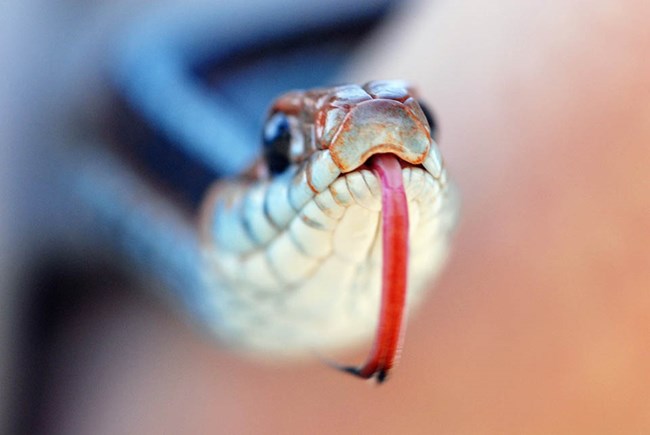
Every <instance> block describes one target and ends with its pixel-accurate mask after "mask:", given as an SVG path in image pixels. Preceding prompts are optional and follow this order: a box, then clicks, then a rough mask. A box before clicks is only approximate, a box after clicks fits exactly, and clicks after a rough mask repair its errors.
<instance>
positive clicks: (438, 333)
mask: <svg viewBox="0 0 650 435" xmlns="http://www.w3.org/2000/svg"><path fill="white" fill-rule="evenodd" d="M425 3H426V4H425ZM408 9H409V10H408V11H405V12H404V13H403V14H402V15H401V16H398V17H395V20H393V21H392V22H390V23H388V26H387V27H386V28H385V29H383V33H382V34H381V35H378V36H377V38H375V39H373V40H372V41H370V42H369V43H368V44H367V46H366V47H365V50H364V51H363V52H362V53H360V56H359V58H358V62H357V63H356V64H355V65H353V66H352V67H351V68H350V70H349V76H348V77H347V79H353V80H355V81H366V80H368V79H373V78H406V79H408V80H410V81H412V82H413V83H416V84H417V85H418V87H419V88H420V89H421V90H422V93H423V96H424V97H425V99H426V101H428V102H429V103H430V106H431V107H432V108H433V109H434V111H435V112H436V114H437V118H438V122H439V125H440V128H441V141H440V142H441V146H442V149H443V152H444V155H445V158H446V162H447V164H448V167H449V168H450V173H451V175H452V176H453V178H454V179H455V180H456V182H457V184H458V185H459V186H460V189H461V191H462V196H463V210H462V211H463V213H462V221H461V224H460V226H459V228H458V232H457V236H456V243H455V245H454V252H453V255H452V257H451V259H450V263H449V267H448V268H447V269H446V270H445V272H444V274H443V276H442V277H441V278H440V279H439V280H438V282H437V283H436V286H435V291H433V292H432V294H431V296H430V297H429V298H428V299H427V301H426V303H425V304H424V306H423V307H422V308H421V309H420V310H419V311H418V312H417V313H414V314H413V315H412V316H411V321H410V323H409V328H408V333H407V337H406V342H405V347H404V351H403V357H402V360H401V363H400V365H399V366H398V368H397V370H396V371H395V372H394V373H393V376H392V378H391V379H390V380H389V381H388V382H387V383H386V384H385V385H382V386H381V387H375V386H373V385H372V384H367V383H364V382H361V381H359V380H357V379H354V378H352V377H349V376H345V375H342V374H340V373H337V372H336V371H334V370H330V369H328V368H327V367H325V366H324V365H323V364H322V363H320V362H317V361H315V362H313V363H311V364H306V365H290V366H277V367H273V366H269V365H260V364H257V363H254V362H251V361H246V360H242V359H240V358H238V357H237V356H235V355H231V354H229V353H227V352H225V351H224V350H223V349H220V348H219V347H217V346H214V345H213V343H211V342H210V341H209V340H207V339H206V338H205V337H201V336H199V335H198V334H196V332H195V331H194V330H193V329H192V328H191V327H189V326H187V325H186V324H185V323H183V322H182V321H181V320H180V319H178V318H176V317H174V316H173V315H171V314H170V312H169V310H168V309H167V308H166V307H165V306H164V304H162V303H160V302H155V298H153V299H151V298H148V297H146V296H142V295H140V294H138V293H137V292H136V293H133V294H131V293H126V292H123V293H118V294H122V296H121V297H118V298H117V299H116V298H114V297H111V296H110V295H111V288H110V286H111V284H110V283H107V284H105V285H106V287H107V292H106V294H107V296H106V297H105V299H99V300H95V301H93V302H92V303H89V304H88V306H87V307H85V309H84V310H80V312H79V313H78V314H77V315H75V316H74V317H72V318H70V319H69V322H68V324H67V325H66V327H64V328H63V330H62V332H61V334H60V336H59V337H58V338H56V340H55V343H56V346H55V349H57V350H56V353H55V358H54V362H53V368H52V373H53V378H52V379H51V385H52V388H51V389H49V390H48V391H46V393H45V394H46V397H45V403H47V404H48V406H47V408H46V412H45V416H44V421H45V427H47V428H49V429H51V430H54V431H55V432H60V433H94V434H114V433H323V434H325V433H333V432H334V433H350V434H352V433H400V434H402V433H415V434H417V433H423V434H425V433H427V434H428V433H647V432H650V371H649V370H648V367H650V175H649V174H648V170H649V168H650V56H648V53H650V26H648V25H647V23H648V17H650V3H648V2H646V1H642V0H639V1H626V2H621V1H618V0H594V1H592V2H589V3H588V4H587V3H584V2H578V1H565V2H542V1H529V2H520V1H515V0H502V1H493V2H487V3H486V2H478V1H469V0H467V1H450V0H448V1H440V2H421V3H420V4H416V3H414V4H413V5H412V6H411V7H410V8H408ZM113 293H114V292H113ZM152 301H154V302H152ZM363 356H364V353H363V351H362V350H360V351H359V352H358V353H357V354H356V355H347V356H346V359H349V360H351V361H357V360H358V361H361V360H362V359H363Z"/></svg>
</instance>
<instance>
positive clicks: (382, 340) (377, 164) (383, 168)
mask: <svg viewBox="0 0 650 435" xmlns="http://www.w3.org/2000/svg"><path fill="white" fill-rule="evenodd" d="M369 165H370V168H371V169H372V171H373V172H374V173H375V174H376V175H377V177H379V180H380V182H381V202H382V242H383V245H382V246H383V265H382V266H383V267H382V288H381V308H380V313H379V326H378V327H377V335H376V336H375V342H374V344H373V347H372V350H371V351H370V355H369V356H368V359H367V361H366V362H365V363H364V364H363V365H362V366H361V367H350V368H346V369H345V370H346V371H347V372H349V373H352V374H354V375H357V376H359V377H362V378H364V379H370V378H372V377H376V378H377V382H380V383H381V382H383V381H384V380H386V376H387V375H388V372H389V370H390V369H391V368H392V367H393V365H394V364H395V359H396V358H397V354H398V353H399V349H400V344H401V338H402V330H403V326H404V311H405V308H406V274H407V267H408V239H409V238H408V235H409V215H408V205H407V203H406V193H405V192H404V185H403V184H402V168H401V166H400V164H399V161H398V160H397V158H396V157H395V156H393V155H390V154H380V155H376V156H374V157H372V158H371V159H370V161H369Z"/></svg>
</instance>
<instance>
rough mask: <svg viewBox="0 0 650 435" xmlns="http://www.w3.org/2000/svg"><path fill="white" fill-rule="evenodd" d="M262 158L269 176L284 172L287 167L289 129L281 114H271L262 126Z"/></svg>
mask: <svg viewBox="0 0 650 435" xmlns="http://www.w3.org/2000/svg"><path fill="white" fill-rule="evenodd" d="M263 137H264V158H265V159H266V163H267V165H268V167H269V171H270V172H271V174H274V175H275V174H279V173H282V172H284V170H285V169H287V167H288V166H289V164H290V163H291V161H290V160H289V152H290V147H291V127H290V125H289V120H288V119H287V116H286V115H285V114H284V113H282V112H277V113H275V114H273V115H272V116H271V117H270V118H269V119H268V121H266V124H265V125H264V133H263Z"/></svg>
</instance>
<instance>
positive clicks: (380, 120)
mask: <svg viewBox="0 0 650 435" xmlns="http://www.w3.org/2000/svg"><path fill="white" fill-rule="evenodd" d="M434 135H435V123H434V121H433V117H432V115H431V114H430V112H429V111H428V109H427V108H426V107H425V106H424V105H422V104H421V103H420V102H419V100H418V98H417V95H416V93H415V91H414V90H413V89H412V88H411V87H409V86H408V85H407V84H406V83H404V82H402V81H388V80H382V81H372V82H368V83H366V84H365V85H363V86H359V85H343V86H337V87H334V88H328V89H315V90H311V91H294V92H290V93H287V94H285V95H283V96H282V97H280V98H279V99H278V100H276V102H275V103H274V105H273V106H272V108H271V111H270V115H269V118H268V121H267V123H266V127H265V134H264V138H265V140H264V143H265V150H266V153H265V154H266V163H267V165H268V168H269V169H270V171H271V173H277V172H278V170H283V169H284V168H286V167H288V166H289V165H290V164H292V163H296V164H297V163H301V162H303V161H306V160H309V159H310V158H313V156H314V154H317V153H322V152H324V151H327V153H328V154H329V156H330V157H331V160H332V161H333V163H334V165H336V167H337V169H338V171H340V172H341V173H348V172H351V171H353V170H355V169H357V168H359V167H361V166H362V165H363V164H364V163H365V162H366V161H367V160H368V158H370V157H371V156H372V155H375V154H380V153H391V154H394V155H396V156H397V157H399V158H400V159H401V160H402V161H404V162H407V163H410V164H413V165H419V164H422V163H424V161H425V159H426V157H427V155H428V154H429V149H430V147H431V143H432V137H434Z"/></svg>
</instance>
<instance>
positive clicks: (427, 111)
mask: <svg viewBox="0 0 650 435" xmlns="http://www.w3.org/2000/svg"><path fill="white" fill-rule="evenodd" d="M418 103H419V104H420V109H422V113H424V117H425V118H426V119H427V122H428V123H429V131H430V132H431V137H433V138H436V137H438V126H437V125H436V119H435V118H434V117H433V113H432V112H431V110H430V109H429V107H428V106H427V105H426V104H424V103H423V102H422V101H418Z"/></svg>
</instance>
